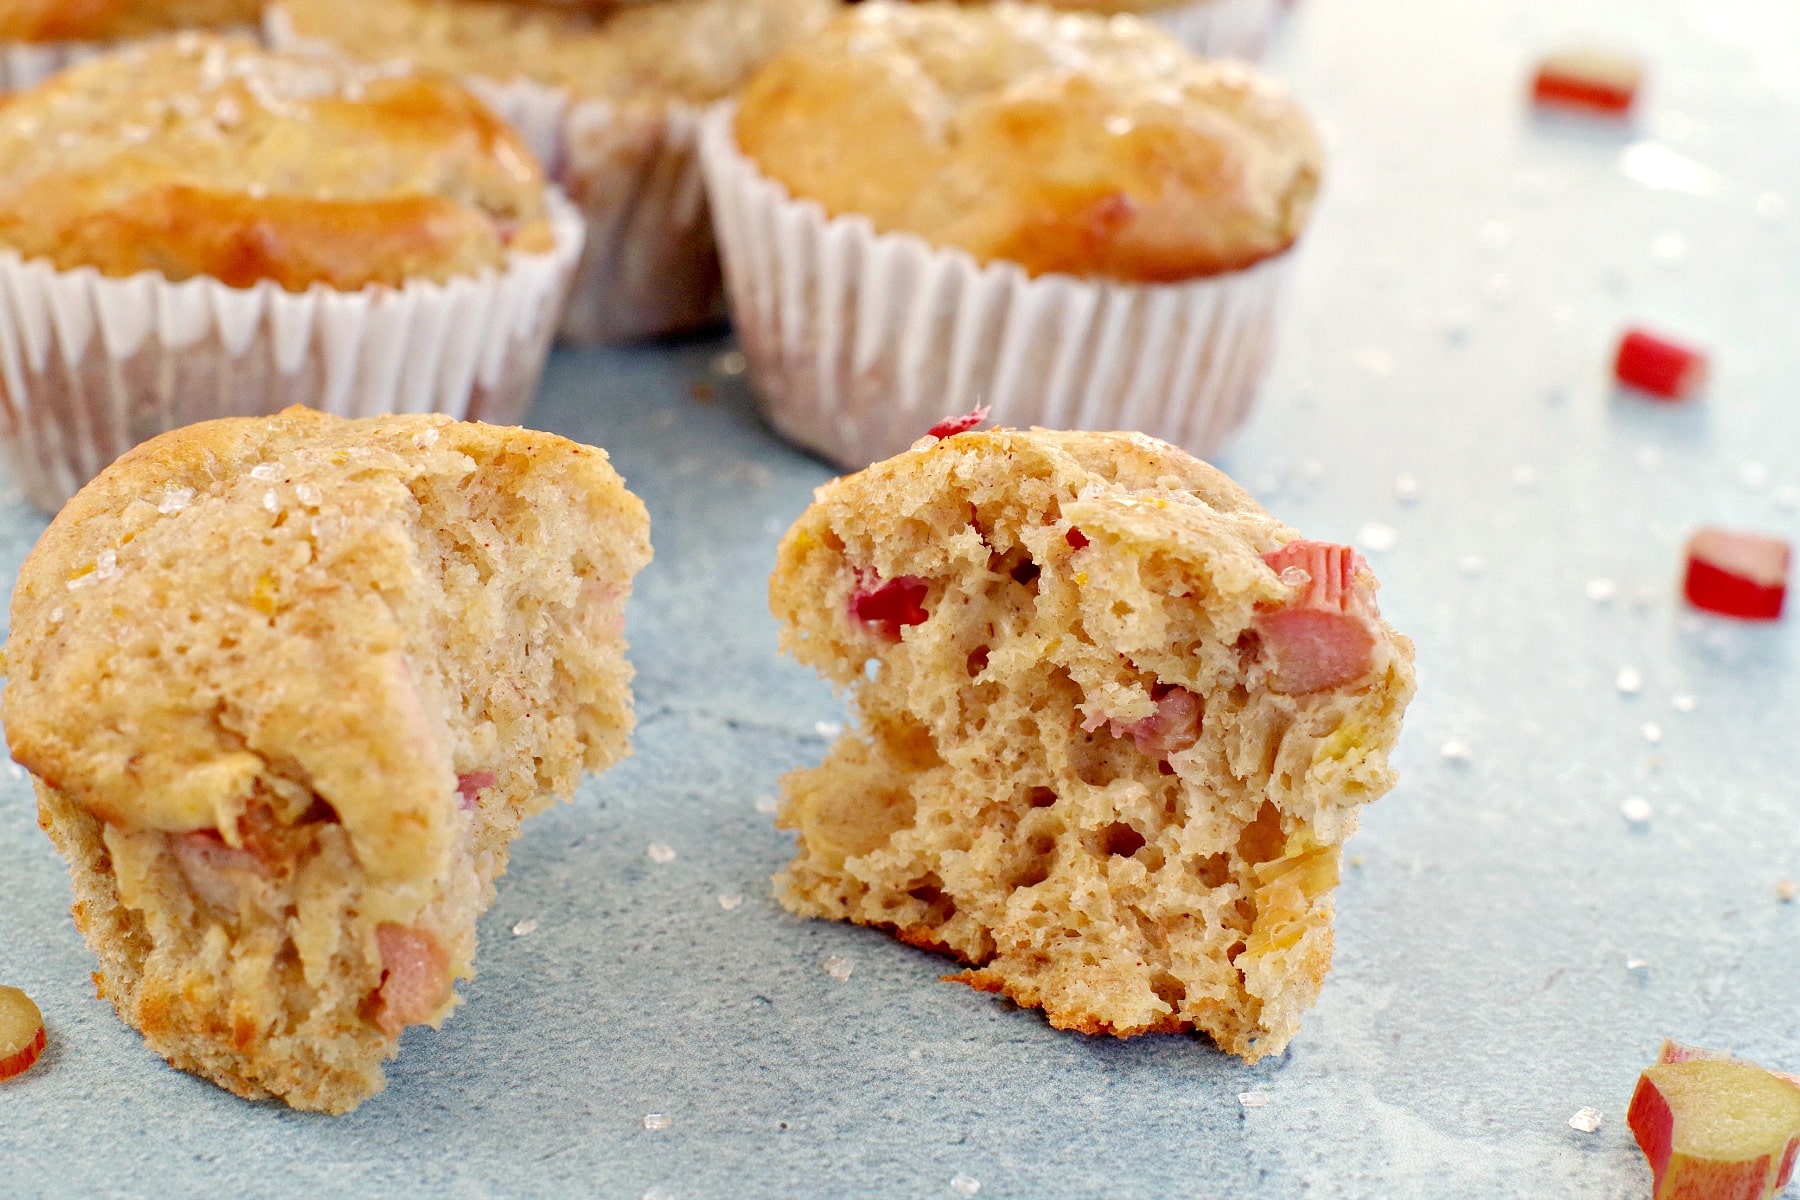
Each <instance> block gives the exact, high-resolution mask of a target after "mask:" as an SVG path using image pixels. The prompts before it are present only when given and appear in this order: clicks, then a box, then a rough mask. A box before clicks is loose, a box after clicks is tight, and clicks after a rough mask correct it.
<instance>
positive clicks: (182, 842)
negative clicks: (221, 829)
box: [169, 829, 267, 909]
mask: <svg viewBox="0 0 1800 1200" xmlns="http://www.w3.org/2000/svg"><path fill="white" fill-rule="evenodd" d="M169 848H170V849H171V850H173V851H174V852H175V861H176V862H177V863H179V864H180V865H181V873H182V874H183V875H185V876H186V877H187V881H188V886H190V887H192V888H193V889H194V893H195V894H196V895H197V896H199V897H200V898H201V899H202V900H204V901H206V902H207V903H208V904H211V905H213V906H214V907H216V908H225V909H231V908H236V907H237V904H238V901H239V900H240V899H241V898H242V897H243V895H244V892H245V889H247V888H249V887H252V886H254V885H255V884H256V883H257V882H258V881H259V880H260V879H262V878H263V877H264V876H265V875H266V874H267V868H266V866H265V864H264V863H263V860H262V859H261V858H259V857H258V856H257V854H256V852H255V851H254V850H253V849H251V848H250V846H249V844H248V843H246V845H245V846H244V847H243V848H241V849H240V848H238V847H236V846H228V845H226V844H225V839H224V838H222V837H220V836H219V834H218V833H217V832H216V831H214V830H211V829H199V830H195V831H194V832H192V833H178V834H171V835H170V837H169Z"/></svg>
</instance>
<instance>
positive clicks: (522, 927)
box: [512, 917, 538, 937]
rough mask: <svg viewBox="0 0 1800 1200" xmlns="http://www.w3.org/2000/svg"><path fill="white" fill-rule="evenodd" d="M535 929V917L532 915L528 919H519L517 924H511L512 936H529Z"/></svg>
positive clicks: (536, 927) (536, 925)
mask: <svg viewBox="0 0 1800 1200" xmlns="http://www.w3.org/2000/svg"><path fill="white" fill-rule="evenodd" d="M537 929H538V923H537V918H535V917H533V918H531V919H529V920H525V921H520V922H519V923H518V924H517V925H514V926H513V930H512V931H513V936H514V937H530V936H531V935H532V934H534V933H536V932H537Z"/></svg>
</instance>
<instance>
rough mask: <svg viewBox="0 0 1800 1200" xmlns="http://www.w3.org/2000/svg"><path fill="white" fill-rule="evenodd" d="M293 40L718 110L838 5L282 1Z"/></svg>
mask: <svg viewBox="0 0 1800 1200" xmlns="http://www.w3.org/2000/svg"><path fill="white" fill-rule="evenodd" d="M281 7H282V11H283V12H284V13H285V14H286V15H287V17H288V19H289V20H290V21H291V22H292V25H293V29H294V32H295V33H297V34H298V35H300V36H301V37H305V38H319V39H324V40H328V41H331V42H333V43H335V44H336V45H338V46H340V47H342V48H343V49H345V50H347V51H349V52H350V53H351V54H354V55H356V56H357V57H359V58H364V59H369V60H372V61H381V60H387V59H396V58H398V59H404V60H406V61H409V62H414V63H418V64H419V65H421V66H424V67H429V68H431V69H432V70H436V71H445V72H448V73H450V74H454V75H477V76H482V77H484V78H488V79H498V80H511V79H517V78H528V79H531V80H534V81H535V82H538V83H542V84H547V85H549V86H552V87H561V88H567V89H569V90H570V91H571V92H573V93H575V94H576V95H578V96H581V97H584V98H587V99H595V100H612V101H636V102H642V103H652V104H662V103H668V102H671V101H686V102H689V103H695V104H709V103H711V102H712V101H715V100H719V99H721V98H723V97H725V96H729V95H731V94H732V93H734V92H736V91H737V90H738V88H739V87H741V86H742V85H743V82H744V80H745V79H747V78H749V76H750V73H751V72H752V71H754V70H755V69H756V67H757V65H758V64H760V63H762V62H763V61H764V60H766V59H767V58H768V57H769V56H770V55H772V54H774V53H775V52H776V51H778V50H780V49H781V48H782V47H784V46H786V45H788V44H790V43H792V42H793V41H795V40H796V39H798V38H801V37H804V36H806V35H807V34H809V33H812V32H813V31H815V30H817V29H818V28H819V26H821V25H822V24H824V22H825V20H826V19H827V17H828V16H829V15H830V14H831V12H832V11H833V10H834V9H835V8H836V7H837V0H656V2H655V3H651V4H642V3H630V4H622V5H609V6H599V5H595V6H589V7H583V6H581V5H574V4H564V5H557V6H533V5H529V4H518V3H506V2H503V0H283V3H282V6H281Z"/></svg>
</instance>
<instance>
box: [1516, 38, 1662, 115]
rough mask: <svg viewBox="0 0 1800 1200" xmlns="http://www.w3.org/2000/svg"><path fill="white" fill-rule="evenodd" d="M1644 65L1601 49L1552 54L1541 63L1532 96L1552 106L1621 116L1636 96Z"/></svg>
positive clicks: (1540, 102) (1532, 86) (1629, 108)
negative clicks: (1641, 65)
mask: <svg viewBox="0 0 1800 1200" xmlns="http://www.w3.org/2000/svg"><path fill="white" fill-rule="evenodd" d="M1642 80H1643V68H1641V67H1640V66H1638V64H1637V63H1636V62H1635V61H1634V60H1632V59H1629V58H1626V57H1624V56H1623V55H1618V54H1609V53H1606V52H1605V51H1599V50H1572V51H1567V52H1564V53H1561V54H1552V55H1549V56H1548V57H1546V58H1544V59H1543V60H1542V61H1541V62H1539V63H1538V68H1537V75H1536V76H1535V78H1534V79H1533V80H1532V84H1531V98H1532V100H1533V101H1535V102H1536V103H1537V104H1540V105H1544V106H1547V107H1551V108H1574V109H1580V110H1582V111H1584V112H1589V113H1594V114H1596V115H1600V116H1608V117H1622V116H1624V115H1626V114H1627V113H1629V112H1630V111H1631V106H1632V104H1633V103H1635V102H1636V100H1637V93H1638V85H1639V84H1640V83H1641V82H1642Z"/></svg>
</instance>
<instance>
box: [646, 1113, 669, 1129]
mask: <svg viewBox="0 0 1800 1200" xmlns="http://www.w3.org/2000/svg"><path fill="white" fill-rule="evenodd" d="M669 1125H670V1121H669V1114H667V1113H645V1114H644V1128H645V1129H667V1128H668V1127H669Z"/></svg>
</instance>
